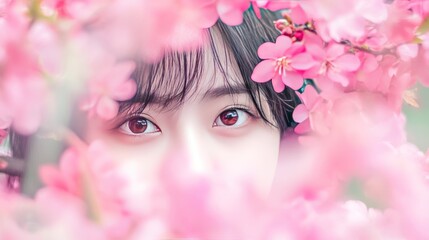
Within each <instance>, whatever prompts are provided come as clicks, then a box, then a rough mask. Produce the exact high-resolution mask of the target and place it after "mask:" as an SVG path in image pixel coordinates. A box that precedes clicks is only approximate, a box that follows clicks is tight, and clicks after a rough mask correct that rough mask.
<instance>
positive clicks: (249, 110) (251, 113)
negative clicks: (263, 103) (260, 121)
mask: <svg viewBox="0 0 429 240" xmlns="http://www.w3.org/2000/svg"><path fill="white" fill-rule="evenodd" d="M234 109H238V110H242V111H245V112H246V113H247V114H249V115H250V116H251V117H259V116H258V113H257V112H256V111H255V112H253V109H252V108H250V107H248V106H246V105H241V104H236V105H231V106H228V107H225V108H224V109H222V110H221V111H220V113H219V114H218V115H220V114H221V113H223V112H225V111H227V110H234Z"/></svg>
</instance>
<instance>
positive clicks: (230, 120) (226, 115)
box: [219, 110, 238, 126]
mask: <svg viewBox="0 0 429 240" xmlns="http://www.w3.org/2000/svg"><path fill="white" fill-rule="evenodd" d="M219 117H220V121H221V122H222V123H223V124H225V125H226V126H231V125H234V124H236V123H237V121H238V113H237V111H236V110H226V111H223V112H222V113H221V114H220V116H219Z"/></svg>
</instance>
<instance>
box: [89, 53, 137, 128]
mask: <svg viewBox="0 0 429 240" xmlns="http://www.w3.org/2000/svg"><path fill="white" fill-rule="evenodd" d="M99 60H100V61H102V62H99V63H97V64H96V66H99V68H96V69H95V71H94V72H93V74H92V76H91V77H90V79H89V81H88V97H86V99H85V100H84V102H83V104H82V109H83V110H86V111H89V114H90V116H98V117H100V118H101V119H105V120H109V119H112V118H114V117H115V116H116V115H117V114H118V111H119V104H118V102H117V101H125V100H128V99H130V98H132V97H133V96H134V94H135V92H136V83H135V82H134V81H133V80H131V79H130V75H131V73H132V71H133V70H134V67H135V64H134V63H133V62H119V63H115V62H114V59H111V58H110V59H109V57H107V58H106V59H104V60H101V59H99Z"/></svg>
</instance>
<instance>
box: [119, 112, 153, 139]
mask: <svg viewBox="0 0 429 240" xmlns="http://www.w3.org/2000/svg"><path fill="white" fill-rule="evenodd" d="M119 130H121V131H122V132H123V133H125V134H128V135H141V134H150V133H155V132H160V131H161V130H160V129H159V127H158V126H156V125H155V124H154V123H153V122H151V121H150V120H148V119H146V118H144V117H140V116H137V117H133V118H131V119H129V120H127V121H126V122H124V123H123V124H122V125H121V126H120V127H119Z"/></svg>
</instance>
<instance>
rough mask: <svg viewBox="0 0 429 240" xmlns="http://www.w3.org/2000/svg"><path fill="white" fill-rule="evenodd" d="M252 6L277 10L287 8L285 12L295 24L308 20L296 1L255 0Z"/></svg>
mask: <svg viewBox="0 0 429 240" xmlns="http://www.w3.org/2000/svg"><path fill="white" fill-rule="evenodd" d="M253 2H254V6H255V7H258V8H265V9H268V10H270V11H278V10H282V9H288V12H287V14H288V15H289V16H290V17H291V18H292V20H293V22H294V23H296V24H304V23H306V22H307V21H308V17H307V14H306V13H305V11H304V10H303V9H302V7H301V5H300V3H299V2H298V1H290V0H255V1H253Z"/></svg>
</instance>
